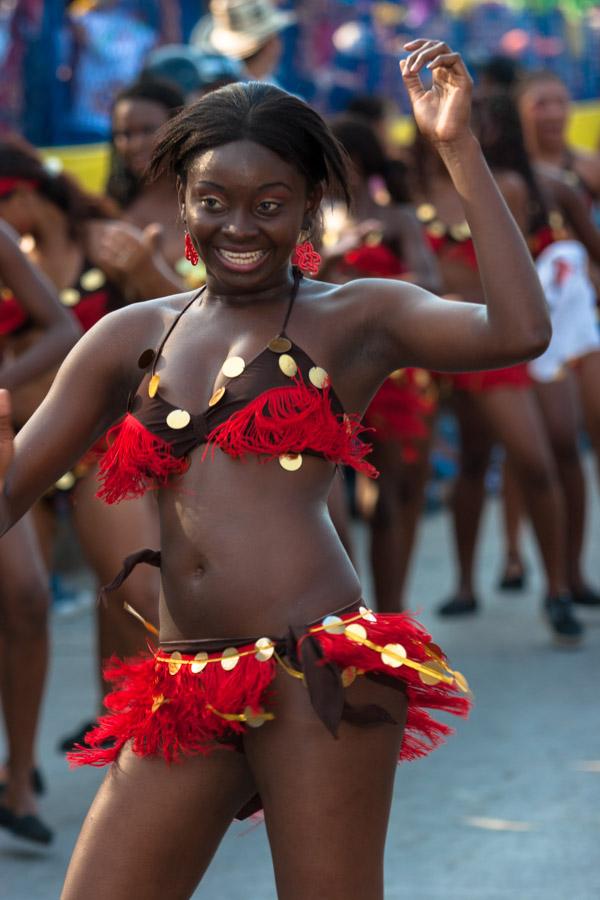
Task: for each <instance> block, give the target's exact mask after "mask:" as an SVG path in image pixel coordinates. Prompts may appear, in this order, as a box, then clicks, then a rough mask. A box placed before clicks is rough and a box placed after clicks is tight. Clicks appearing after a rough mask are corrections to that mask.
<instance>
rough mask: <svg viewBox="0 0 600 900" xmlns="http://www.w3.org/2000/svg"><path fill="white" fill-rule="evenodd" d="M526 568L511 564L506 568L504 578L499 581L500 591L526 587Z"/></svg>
mask: <svg viewBox="0 0 600 900" xmlns="http://www.w3.org/2000/svg"><path fill="white" fill-rule="evenodd" d="M525 582H526V577H525V569H524V568H522V567H519V566H511V565H510V564H509V565H508V566H507V567H506V569H505V570H504V574H503V575H502V578H501V579H500V581H499V582H498V590H499V591H522V590H523V588H524V587H525Z"/></svg>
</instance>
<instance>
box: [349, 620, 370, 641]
mask: <svg viewBox="0 0 600 900" xmlns="http://www.w3.org/2000/svg"><path fill="white" fill-rule="evenodd" d="M344 634H345V635H346V637H347V638H348V639H349V640H351V641H358V642H359V643H360V642H361V641H365V640H366V639H367V629H366V628H365V627H364V625H361V624H360V623H359V622H352V623H351V624H350V625H347V626H346V628H345V629H344Z"/></svg>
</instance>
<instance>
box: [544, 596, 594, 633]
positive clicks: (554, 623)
mask: <svg viewBox="0 0 600 900" xmlns="http://www.w3.org/2000/svg"><path fill="white" fill-rule="evenodd" d="M544 616H545V619H546V621H547V622H548V625H549V626H550V628H551V629H552V633H553V634H554V638H555V640H556V641H557V642H558V643H560V644H570V645H574V644H579V643H580V642H581V639H582V637H583V631H584V628H583V625H582V624H581V622H578V621H577V619H576V618H575V615H574V613H573V601H572V600H571V597H570V596H569V595H568V594H559V595H558V596H555V597H546V599H545V600H544Z"/></svg>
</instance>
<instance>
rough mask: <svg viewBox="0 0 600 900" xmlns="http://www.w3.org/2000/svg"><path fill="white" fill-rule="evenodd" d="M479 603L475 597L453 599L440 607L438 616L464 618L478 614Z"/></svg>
mask: <svg viewBox="0 0 600 900" xmlns="http://www.w3.org/2000/svg"><path fill="white" fill-rule="evenodd" d="M477 609H478V603H477V600H476V599H475V597H451V598H450V599H449V600H446V602H445V603H442V605H441V606H438V609H437V614H438V616H464V615H469V614H470V613H475V612H477Z"/></svg>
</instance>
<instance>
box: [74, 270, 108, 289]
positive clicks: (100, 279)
mask: <svg viewBox="0 0 600 900" xmlns="http://www.w3.org/2000/svg"><path fill="white" fill-rule="evenodd" d="M79 284H80V285H81V287H82V288H83V289H84V291H97V290H98V288H101V287H102V285H103V284H106V275H105V274H104V272H103V271H102V269H88V270H87V272H84V273H83V275H82V276H81V278H80V279H79Z"/></svg>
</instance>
